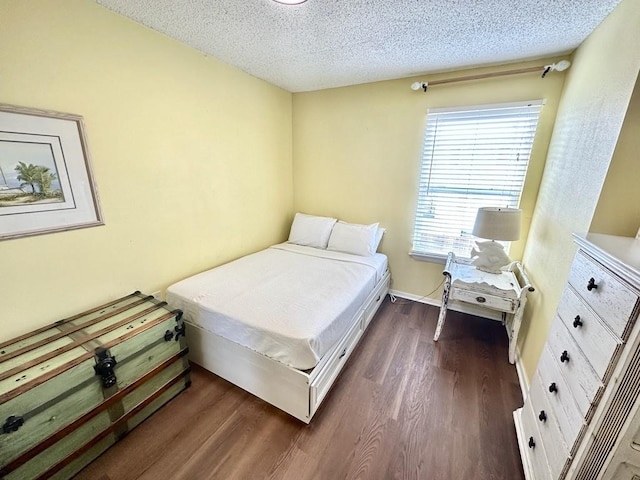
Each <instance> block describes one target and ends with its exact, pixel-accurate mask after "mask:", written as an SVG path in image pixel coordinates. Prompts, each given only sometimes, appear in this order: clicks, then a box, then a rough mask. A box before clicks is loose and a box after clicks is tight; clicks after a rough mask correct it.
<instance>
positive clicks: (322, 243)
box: [288, 213, 337, 248]
mask: <svg viewBox="0 0 640 480" xmlns="http://www.w3.org/2000/svg"><path fill="white" fill-rule="evenodd" d="M336 221H337V220H336V219H335V218H329V217H316V216H314V215H305V214H304V213H296V216H295V217H294V218H293V223H292V224H291V231H290V232H289V240H288V242H289V243H295V244H297V245H305V246H307V247H316V248H327V242H329V236H330V235H331V229H332V228H333V226H334V225H335V223H336Z"/></svg>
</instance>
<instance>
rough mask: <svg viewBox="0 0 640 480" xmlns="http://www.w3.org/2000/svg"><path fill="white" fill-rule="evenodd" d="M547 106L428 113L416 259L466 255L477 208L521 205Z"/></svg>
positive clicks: (512, 105) (416, 226)
mask: <svg viewBox="0 0 640 480" xmlns="http://www.w3.org/2000/svg"><path fill="white" fill-rule="evenodd" d="M543 103H544V101H542V100H537V101H531V102H522V103H509V104H502V105H486V106H476V107H463V108H455V109H453V108H452V109H431V110H429V111H428V112H427V126H426V129H425V138H424V147H423V152H422V167H421V171H420V187H419V191H418V204H417V207H416V217H415V224H414V235H413V251H412V252H411V253H412V254H414V255H418V256H420V255H423V256H430V257H434V256H435V257H438V256H441V255H442V256H446V255H447V253H448V252H454V253H455V254H456V255H457V256H460V257H466V258H468V257H469V254H470V251H471V247H472V246H473V242H474V241H475V237H473V236H472V235H471V230H472V229H473V223H474V221H475V218H476V212H477V210H478V208H479V207H512V208H517V207H518V204H519V202H520V195H521V194H522V187H523V185H524V179H525V175H526V173H527V166H528V164H529V156H530V154H531V147H532V145H533V139H534V136H535V133H536V126H537V124H538V117H539V115H540V110H541V108H542V105H543Z"/></svg>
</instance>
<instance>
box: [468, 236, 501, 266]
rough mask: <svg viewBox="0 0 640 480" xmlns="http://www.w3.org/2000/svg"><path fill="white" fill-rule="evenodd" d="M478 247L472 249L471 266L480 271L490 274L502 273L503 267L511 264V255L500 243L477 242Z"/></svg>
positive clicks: (491, 241) (489, 241) (490, 241)
mask: <svg viewBox="0 0 640 480" xmlns="http://www.w3.org/2000/svg"><path fill="white" fill-rule="evenodd" d="M476 247H477V250H476V249H475V248H473V249H471V265H473V266H474V267H476V268H477V269H478V270H481V271H483V272H488V273H500V272H501V271H502V270H501V268H502V267H505V266H507V265H509V264H510V263H511V259H510V258H509V255H507V254H506V253H505V251H504V247H503V246H502V245H500V244H499V243H497V242H495V241H493V240H488V241H486V242H476Z"/></svg>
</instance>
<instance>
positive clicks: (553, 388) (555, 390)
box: [549, 382, 558, 393]
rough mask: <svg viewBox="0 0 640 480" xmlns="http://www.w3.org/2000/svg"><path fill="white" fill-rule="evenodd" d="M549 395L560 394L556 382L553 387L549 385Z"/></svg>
mask: <svg viewBox="0 0 640 480" xmlns="http://www.w3.org/2000/svg"><path fill="white" fill-rule="evenodd" d="M549 393H558V387H557V385H556V382H553V383H552V384H551V385H549Z"/></svg>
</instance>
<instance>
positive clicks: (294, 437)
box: [77, 297, 524, 480]
mask: <svg viewBox="0 0 640 480" xmlns="http://www.w3.org/2000/svg"><path fill="white" fill-rule="evenodd" d="M437 314H438V311H437V309H436V308H434V307H429V306H426V305H423V304H419V303H414V302H410V301H407V300H403V299H398V301H397V302H396V303H395V304H394V303H391V302H390V301H389V299H388V297H387V299H386V300H385V302H384V303H383V305H382V307H381V308H380V311H379V312H378V314H377V315H376V317H375V319H374V320H373V322H372V325H371V326H370V328H369V330H368V332H367V333H366V334H365V336H364V338H363V339H362V341H361V343H360V345H359V346H358V348H357V350H356V351H355V352H354V353H353V355H352V356H351V358H350V359H349V361H348V364H347V365H346V368H345V370H344V371H343V372H342V374H341V376H340V377H339V379H338V381H337V382H336V384H335V385H334V387H333V389H332V391H331V392H330V393H329V395H328V397H327V398H326V399H325V402H324V404H323V405H322V406H321V408H320V410H319V411H318V412H317V413H316V415H315V417H314V418H313V420H312V421H311V424H310V425H304V424H303V423H301V422H299V421H298V420H296V419H294V418H293V417H290V416H288V415H287V414H285V413H283V412H281V411H279V410H277V409H276V408H274V407H272V406H270V405H268V404H267V403H265V402H263V401H261V400H259V399H257V398H256V397H253V396H252V395H250V394H248V393H246V392H244V391H243V390H241V389H239V388H237V387H235V386H234V385H232V384H230V383H228V382H226V381H225V380H222V379H220V378H218V377H216V376H215V375H213V374H211V373H209V372H207V371H205V370H203V369H202V368H200V367H197V366H194V368H193V372H192V380H193V384H192V386H191V387H190V388H189V389H188V390H187V391H186V392H184V393H182V394H181V395H179V396H178V397H176V398H175V399H174V400H172V401H171V402H170V403H169V404H168V405H166V406H165V407H163V408H162V409H161V410H159V411H158V412H157V413H156V414H154V415H153V416H152V417H151V418H149V419H148V420H146V421H145V422H144V423H142V424H141V425H140V426H139V427H138V428H136V429H135V430H134V431H133V432H131V433H130V434H129V435H128V436H127V437H126V438H124V439H123V440H122V441H121V442H119V443H118V444H116V445H115V446H114V447H112V448H111V449H110V450H108V451H107V452H106V453H105V454H103V455H102V456H101V457H100V458H99V459H97V460H96V461H94V462H93V463H92V464H91V465H89V466H88V467H87V468H86V469H85V470H83V471H82V472H80V474H79V475H78V477H77V478H79V479H87V480H89V479H90V480H127V479H153V480H157V479H165V478H171V479H173V478H176V479H209V478H211V479H262V478H269V479H295V480H301V479H331V480H333V479H356V478H360V479H385V480H386V479H395V478H401V479H428V480H437V479H442V480H453V479H456V480H470V479H474V480H488V479H507V480H519V479H523V478H524V475H523V473H522V465H521V463H520V457H519V454H518V447H517V443H516V442H517V441H516V435H515V429H514V426H513V418H512V411H513V410H514V409H515V408H517V407H518V406H520V405H521V404H522V396H521V393H520V388H519V386H518V380H517V375H516V370H515V367H514V366H513V365H511V364H509V362H508V360H507V337H506V332H505V330H504V328H502V326H501V325H500V323H499V322H494V321H491V320H485V319H480V318H477V317H471V316H466V315H462V314H458V313H454V312H451V313H450V314H449V315H448V317H447V323H446V325H445V327H444V330H443V332H442V335H441V337H440V340H439V341H438V342H437V343H434V342H433V333H434V330H435V325H436V319H437Z"/></svg>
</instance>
